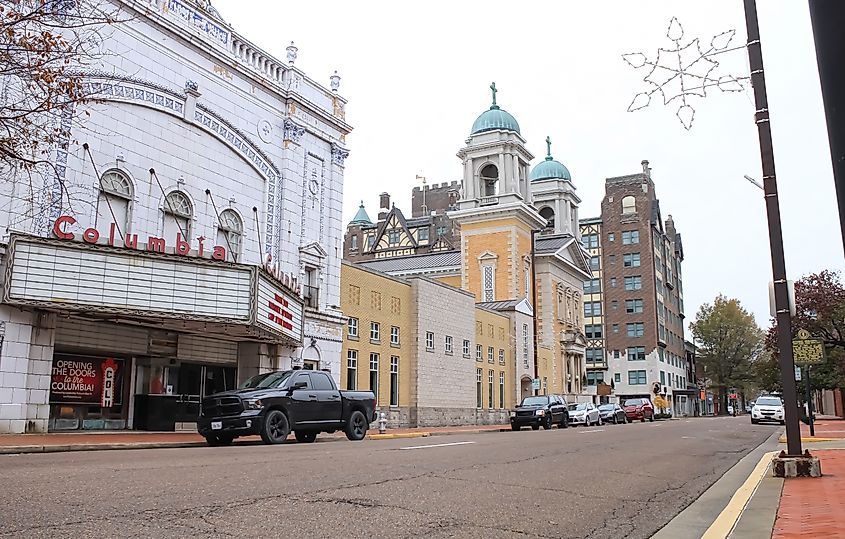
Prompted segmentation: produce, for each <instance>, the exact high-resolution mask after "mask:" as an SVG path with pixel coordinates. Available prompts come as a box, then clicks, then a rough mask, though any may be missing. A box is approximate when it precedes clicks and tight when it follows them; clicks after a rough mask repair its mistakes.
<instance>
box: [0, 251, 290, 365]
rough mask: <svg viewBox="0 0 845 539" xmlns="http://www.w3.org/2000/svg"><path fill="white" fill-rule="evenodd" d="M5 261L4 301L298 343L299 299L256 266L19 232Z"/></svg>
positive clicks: (11, 303)
mask: <svg viewBox="0 0 845 539" xmlns="http://www.w3.org/2000/svg"><path fill="white" fill-rule="evenodd" d="M6 257H7V263H6V278H5V280H4V282H3V296H2V300H3V303H6V304H10V305H18V306H22V307H24V306H25V307H38V308H42V309H46V310H53V311H72V312H90V313H109V314H118V315H123V316H129V317H135V318H140V319H145V318H147V319H150V320H155V321H157V322H156V323H160V321H161V320H162V319H175V320H186V321H199V322H215V323H223V324H227V325H230V327H232V328H236V327H240V328H241V329H240V331H241V334H242V335H243V336H244V337H250V336H256V337H261V338H262V339H266V338H271V339H272V338H273V337H274V336H275V337H283V338H284V340H285V341H288V342H290V343H291V344H299V343H301V342H302V331H303V300H302V299H301V298H300V297H299V296H298V295H297V294H296V293H295V291H293V290H291V289H290V288H288V287H287V286H286V285H285V283H284V282H283V281H280V280H277V279H276V278H274V277H273V276H271V275H270V274H269V273H267V272H266V271H265V270H264V269H262V268H260V267H258V266H251V265H245V264H233V263H226V264H221V263H220V262H217V261H214V260H208V259H204V258H188V257H185V256H182V255H178V254H165V253H159V252H148V251H140V250H132V249H125V248H121V247H116V246H115V247H111V246H106V245H102V244H99V245H94V244H89V243H84V242H68V241H66V240H59V239H48V238H40V237H30V236H20V235H12V238H11V240H10V242H9V247H8V249H7V251H6ZM287 281H288V282H291V284H294V283H293V282H292V279H291V278H290V277H288V278H287ZM259 330H263V331H264V332H267V333H266V334H262V333H261V331H259ZM111 374H113V373H111ZM111 374H110V373H106V376H110V375H111Z"/></svg>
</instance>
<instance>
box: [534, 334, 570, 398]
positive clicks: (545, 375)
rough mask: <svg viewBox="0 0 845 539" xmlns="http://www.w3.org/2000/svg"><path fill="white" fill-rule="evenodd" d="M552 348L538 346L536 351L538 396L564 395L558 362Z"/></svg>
mask: <svg viewBox="0 0 845 539" xmlns="http://www.w3.org/2000/svg"><path fill="white" fill-rule="evenodd" d="M555 356H556V354H555V350H554V348H549V347H546V346H540V347H539V348H538V349H537V374H538V375H539V378H540V392H539V393H540V395H559V394H562V393H565V392H564V391H563V388H562V383H561V375H560V373H561V372H562V371H561V366H560V361H559V360H557V358H556V357H555Z"/></svg>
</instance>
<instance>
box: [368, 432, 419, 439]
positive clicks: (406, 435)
mask: <svg viewBox="0 0 845 539" xmlns="http://www.w3.org/2000/svg"><path fill="white" fill-rule="evenodd" d="M429 436H431V433H430V432H398V433H396V434H389V433H385V434H368V435H367V439H368V440H396V439H399V438H428V437H429Z"/></svg>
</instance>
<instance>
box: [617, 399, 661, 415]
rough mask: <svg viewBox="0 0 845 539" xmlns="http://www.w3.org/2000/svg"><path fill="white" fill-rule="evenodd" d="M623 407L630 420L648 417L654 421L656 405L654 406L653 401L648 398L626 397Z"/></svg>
mask: <svg viewBox="0 0 845 539" xmlns="http://www.w3.org/2000/svg"><path fill="white" fill-rule="evenodd" d="M622 407H623V409H624V410H625V415H626V416H627V417H628V420H629V421H634V420H635V419H639V420H640V421H645V420H646V419H648V420H649V421H654V406H652V404H651V401H650V400H648V399H643V398H639V399H626V400H625V402H624V403H623V404H622Z"/></svg>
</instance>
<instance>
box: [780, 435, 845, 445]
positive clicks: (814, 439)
mask: <svg viewBox="0 0 845 539" xmlns="http://www.w3.org/2000/svg"><path fill="white" fill-rule="evenodd" d="M840 440H841V441H845V438H804V437H802V438H801V443H802V444H803V443H807V442H809V443H813V442H838V441H840ZM778 442H779V443H782V444H785V443H786V436H781V437H780V438H778Z"/></svg>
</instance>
